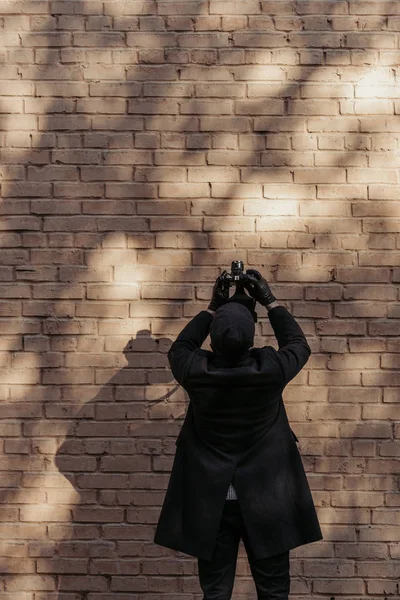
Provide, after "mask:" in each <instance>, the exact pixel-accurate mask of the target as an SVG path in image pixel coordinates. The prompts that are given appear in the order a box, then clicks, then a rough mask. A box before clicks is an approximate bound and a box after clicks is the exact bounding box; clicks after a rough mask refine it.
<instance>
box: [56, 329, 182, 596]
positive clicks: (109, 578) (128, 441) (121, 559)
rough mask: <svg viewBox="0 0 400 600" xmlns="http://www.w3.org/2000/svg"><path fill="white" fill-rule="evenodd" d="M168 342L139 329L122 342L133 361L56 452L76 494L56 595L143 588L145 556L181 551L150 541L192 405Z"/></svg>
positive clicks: (85, 410) (85, 409)
mask: <svg viewBox="0 0 400 600" xmlns="http://www.w3.org/2000/svg"><path fill="white" fill-rule="evenodd" d="M171 343H172V342H171V340H170V339H167V338H162V339H153V338H152V337H151V334H150V331H149V330H140V331H138V333H137V334H136V338H134V339H131V340H130V341H129V343H128V344H127V345H126V346H125V348H124V350H123V352H124V355H125V358H126V359H127V361H128V364H127V365H126V366H125V367H123V368H122V369H120V370H119V371H118V372H117V373H116V374H115V375H114V376H113V377H111V379H110V380H109V381H107V383H105V384H104V385H103V387H102V388H101V389H100V391H99V393H98V394H97V395H96V396H95V397H94V398H93V399H92V400H91V401H90V402H88V403H85V404H84V405H83V406H82V408H81V409H80V411H79V412H78V413H77V414H76V416H75V418H74V421H73V423H72V425H71V427H70V428H69V430H68V431H67V434H66V437H65V440H64V442H63V443H62V444H61V446H60V447H59V449H58V451H57V452H56V455H55V464H56V466H57V468H58V469H59V471H60V473H62V474H63V475H64V477H66V479H68V481H69V482H70V483H71V485H72V486H73V488H74V490H75V495H74V496H75V498H76V499H75V500H74V501H73V503H71V504H70V508H71V515H72V520H71V522H70V524H69V525H68V527H67V530H69V535H67V536H66V537H67V539H65V538H64V536H63V539H62V540H61V541H60V542H58V543H57V546H56V548H55V552H54V559H55V563H58V565H59V567H58V568H57V569H55V572H58V574H59V575H58V585H57V590H58V596H57V598H58V600H64V599H66V598H71V593H75V594H79V598H81V597H82V598H86V597H87V594H89V593H90V592H100V593H103V592H105V593H113V592H123V591H125V592H126V593H135V592H140V591H146V590H147V587H146V586H147V585H148V577H149V575H146V574H144V575H143V576H141V575H140V569H141V566H140V562H141V560H143V558H146V557H150V558H153V559H154V558H156V557H158V556H159V557H168V556H172V555H175V554H176V553H175V552H173V551H171V550H169V549H167V548H163V547H161V546H158V545H155V544H154V543H153V541H152V540H153V535H154V531H155V525H156V522H157V519H158V516H159V512H160V506H161V504H162V501H163V498H164V495H165V491H166V488H167V485H168V480H169V474H170V470H171V467H172V462H173V457H174V454H175V450H176V446H175V439H176V437H177V435H178V433H179V431H180V429H181V425H182V421H181V420H179V421H178V420H177V419H178V418H180V417H183V416H184V413H185V409H186V407H187V403H186V393H185V391H184V390H183V388H181V387H180V386H179V385H177V384H176V382H175V381H174V378H173V375H172V373H171V371H170V369H169V365H168V357H167V352H168V349H169V348H170V346H171ZM159 383H161V384H162V386H159V385H157V384H159ZM168 384H169V385H168ZM157 419H159V422H157ZM70 502H71V498H68V497H67V496H66V499H65V503H66V504H68V503H70ZM52 572H54V570H52ZM74 597H75V596H74Z"/></svg>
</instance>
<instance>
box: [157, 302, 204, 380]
mask: <svg viewBox="0 0 400 600" xmlns="http://www.w3.org/2000/svg"><path fill="white" fill-rule="evenodd" d="M212 320H213V316H212V313H211V311H210V312H209V311H208V310H202V311H200V312H199V313H198V314H197V315H196V316H195V317H193V319H192V320H191V321H189V323H188V324H187V325H185V327H184V328H183V329H182V331H181V332H180V334H179V335H178V337H177V338H176V340H175V341H174V343H173V344H172V346H171V348H170V349H169V351H168V360H169V364H170V367H171V371H172V374H173V376H174V377H175V379H176V381H177V382H178V383H180V384H181V385H183V382H184V380H185V377H186V374H187V372H188V369H189V366H190V363H191V361H192V359H193V356H194V352H195V350H197V349H198V348H201V345H202V344H203V342H204V340H205V339H206V337H207V336H208V333H209V330H210V325H211V321H212Z"/></svg>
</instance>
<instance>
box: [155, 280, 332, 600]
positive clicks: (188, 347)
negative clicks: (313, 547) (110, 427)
mask: <svg viewBox="0 0 400 600" xmlns="http://www.w3.org/2000/svg"><path fill="white" fill-rule="evenodd" d="M244 282H245V283H244V285H245V287H246V289H247V291H248V292H249V293H250V295H251V296H252V298H253V299H254V304H255V301H258V302H259V303H260V304H261V305H263V306H265V307H266V309H267V311H268V317H269V320H270V323H271V325H272V328H273V330H274V333H275V336H276V338H277V341H278V346H279V350H275V349H274V348H273V347H272V346H264V347H263V348H253V347H252V346H253V343H254V333H255V326H254V318H253V314H252V312H251V311H250V310H249V308H246V307H245V306H244V305H242V304H240V303H238V302H235V301H233V302H232V301H231V300H230V299H229V284H228V286H227V285H226V282H225V280H224V278H223V276H222V275H221V276H220V277H219V278H217V281H216V282H215V285H214V288H213V297H212V300H211V302H210V304H209V306H208V309H207V310H204V311H201V312H200V313H199V314H197V315H196V316H195V317H194V318H193V319H192V320H191V321H190V322H189V323H188V324H187V325H186V327H184V329H183V330H182V332H181V333H180V334H179V335H178V337H177V339H176V341H175V342H174V343H173V344H172V346H171V349H170V351H169V353H168V358H169V362H170V365H171V370H172V373H173V375H174V377H175V379H176V380H177V381H178V383H180V384H181V385H182V386H183V387H184V388H185V389H186V391H187V392H188V395H189V398H190V402H189V407H188V410H187V414H186V417H185V421H184V423H183V425H182V429H181V431H180V432H179V435H178V438H177V440H176V445H177V450H176V453H175V458H174V463H173V468H172V472H171V477H170V480H169V485H168V489H167V492H166V495H165V499H164V503H163V506H162V509H161V513H160V517H159V521H158V524H157V529H156V532H155V537H154V542H155V543H156V544H159V545H161V546H166V547H168V548H172V549H174V550H178V551H181V552H184V553H186V554H189V555H192V556H195V557H197V559H198V574H199V582H200V586H201V589H202V591H203V593H204V596H203V600H229V599H230V598H231V594H232V589H233V585H234V578H235V570H236V562H237V554H238V545H239V541H240V539H243V543H244V545H245V549H246V552H247V556H248V560H249V565H250V569H251V573H252V576H253V579H254V582H255V585H256V589H257V598H258V600H267V599H268V600H288V595H289V591H290V569H289V551H290V549H292V548H295V547H297V546H301V545H303V544H308V543H310V542H314V541H317V540H321V539H323V536H322V533H321V529H320V525H319V521H318V518H317V514H316V511H315V506H314V503H313V498H312V495H311V491H310V488H309V485H308V481H307V477H306V474H305V471H304V467H303V463H302V459H301V456H300V453H299V450H298V448H297V445H296V441H298V440H297V438H296V436H295V434H294V433H293V431H292V430H291V428H290V426H289V423H288V419H287V415H286V411H285V407H284V404H283V400H282V391H283V389H284V388H285V386H286V385H287V384H288V382H289V381H290V380H291V379H293V378H294V377H295V376H296V375H297V373H298V372H299V371H300V370H301V369H302V368H303V366H304V365H305V364H306V362H307V361H308V358H309V356H310V353H311V350H310V347H309V345H308V343H307V340H306V338H305V336H304V333H303V331H302V330H301V328H300V326H299V325H298V323H297V322H296V321H295V319H294V318H293V316H292V315H291V314H290V313H289V311H288V310H287V309H286V308H285V307H283V306H280V305H279V304H278V302H277V301H276V298H275V296H274V295H273V294H272V292H271V289H270V287H269V285H268V283H267V281H266V280H265V279H264V278H263V277H262V276H261V274H260V273H259V272H258V271H255V270H252V269H248V270H247V271H246V273H245V274H244ZM208 333H210V339H211V348H212V350H213V351H212V352H210V351H208V350H202V349H201V345H202V343H203V342H204V340H205V339H206V337H207V335H208Z"/></svg>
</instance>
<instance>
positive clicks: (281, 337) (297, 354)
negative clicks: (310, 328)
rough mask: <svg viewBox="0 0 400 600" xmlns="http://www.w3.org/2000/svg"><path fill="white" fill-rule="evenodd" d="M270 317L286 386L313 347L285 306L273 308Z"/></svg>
mask: <svg viewBox="0 0 400 600" xmlns="http://www.w3.org/2000/svg"><path fill="white" fill-rule="evenodd" d="M268 317H269V320H270V323H271V325H272V328H273V330H274V333H275V337H276V339H277V341H278V346H279V350H275V349H274V348H272V350H273V352H274V356H275V358H276V360H277V361H278V363H279V366H280V368H281V371H282V375H283V385H284V386H285V385H286V384H287V383H289V381H290V380H291V379H293V378H294V377H295V376H296V375H297V373H299V371H301V369H302V368H303V367H304V365H305V364H306V362H307V361H308V359H309V357H310V354H311V348H310V346H309V345H308V342H307V339H306V337H305V335H304V333H303V330H302V329H301V327H300V325H299V324H298V323H297V321H296V320H295V318H294V317H293V316H292V315H291V314H290V312H289V311H288V310H287V309H286V308H285V307H284V306H276V307H275V308H272V309H271V310H270V311H269V313H268Z"/></svg>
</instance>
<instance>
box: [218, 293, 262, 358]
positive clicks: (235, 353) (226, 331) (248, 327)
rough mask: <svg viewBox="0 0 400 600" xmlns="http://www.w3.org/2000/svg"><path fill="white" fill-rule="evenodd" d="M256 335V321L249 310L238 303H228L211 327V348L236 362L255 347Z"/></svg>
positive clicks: (219, 311)
mask: <svg viewBox="0 0 400 600" xmlns="http://www.w3.org/2000/svg"><path fill="white" fill-rule="evenodd" d="M254 334H255V325H254V319H253V315H252V314H251V312H250V311H249V309H248V308H246V307H245V306H243V304H239V303H238V302H227V303H226V304H223V305H222V306H221V307H220V308H219V309H218V310H217V311H216V313H215V315H214V318H213V320H212V323H211V325H210V338H211V347H212V349H213V350H214V351H215V352H216V353H218V354H222V355H223V356H224V358H226V359H227V360H229V361H233V362H234V361H235V360H237V359H239V358H240V357H241V356H242V355H243V354H244V353H245V352H246V351H247V350H249V348H251V347H252V346H253V344H254Z"/></svg>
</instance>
